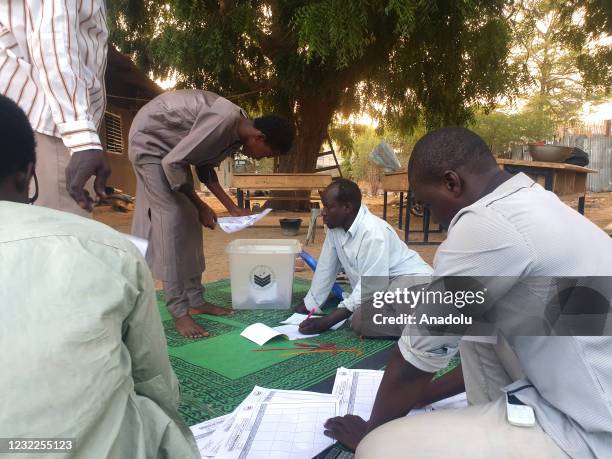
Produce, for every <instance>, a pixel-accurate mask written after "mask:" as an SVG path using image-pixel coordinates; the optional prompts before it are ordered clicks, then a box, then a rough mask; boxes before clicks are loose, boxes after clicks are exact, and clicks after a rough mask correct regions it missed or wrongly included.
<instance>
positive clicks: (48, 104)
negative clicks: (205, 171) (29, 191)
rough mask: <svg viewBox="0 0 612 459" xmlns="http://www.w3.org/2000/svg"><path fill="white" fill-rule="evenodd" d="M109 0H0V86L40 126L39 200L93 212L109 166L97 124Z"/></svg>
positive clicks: (101, 102) (82, 212)
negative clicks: (106, 1)
mask: <svg viewBox="0 0 612 459" xmlns="http://www.w3.org/2000/svg"><path fill="white" fill-rule="evenodd" d="M107 37H108V30H107V27H106V6H105V4H104V0H91V1H82V0H81V1H79V0H64V1H41V0H5V1H2V2H0V94H2V95H5V96H7V97H9V98H11V99H13V100H14V101H15V102H16V103H17V105H19V106H20V107H21V109H22V110H23V111H24V112H25V113H26V115H27V117H28V119H29V121H30V124H31V125H32V128H33V129H34V131H35V133H36V144H37V150H38V161H37V164H36V173H37V176H38V183H39V187H40V196H39V199H38V200H37V202H36V204H37V205H41V206H45V207H51V208H54V209H58V210H64V211H67V212H71V213H75V214H78V215H81V216H88V215H90V212H91V211H92V209H93V199H92V198H93V196H91V195H90V193H91V192H92V189H91V186H90V184H89V185H87V188H89V191H87V190H86V189H85V187H86V183H87V182H88V181H89V179H90V178H91V177H93V176H96V179H95V181H94V183H93V190H95V193H96V194H97V195H98V196H104V189H105V185H106V180H107V179H108V177H109V176H110V167H109V165H108V161H107V160H106V158H105V156H104V152H103V151H102V143H101V142H100V137H99V136H98V127H99V125H100V121H101V119H102V117H103V115H104V107H105V105H106V92H105V88H104V72H105V70H106V50H107V48H106V42H107Z"/></svg>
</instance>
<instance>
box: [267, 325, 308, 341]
mask: <svg viewBox="0 0 612 459" xmlns="http://www.w3.org/2000/svg"><path fill="white" fill-rule="evenodd" d="M274 330H276V331H278V332H280V333H282V334H283V335H285V336H286V337H287V338H289V339H290V340H291V341H293V340H296V339H308V338H314V337H315V336H319V334H318V333H316V334H314V335H304V334H303V333H300V326H299V325H279V326H278V327H274Z"/></svg>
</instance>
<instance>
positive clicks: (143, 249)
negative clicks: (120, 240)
mask: <svg viewBox="0 0 612 459" xmlns="http://www.w3.org/2000/svg"><path fill="white" fill-rule="evenodd" d="M121 234H123V236H125V238H126V239H127V240H128V241H130V242H131V243H132V244H134V245H135V246H136V248H137V249H138V251H139V252H140V253H141V254H142V256H143V257H144V256H146V254H147V247H149V241H147V240H146V239H142V238H140V237H136V236H132V235H131V234H125V233H121Z"/></svg>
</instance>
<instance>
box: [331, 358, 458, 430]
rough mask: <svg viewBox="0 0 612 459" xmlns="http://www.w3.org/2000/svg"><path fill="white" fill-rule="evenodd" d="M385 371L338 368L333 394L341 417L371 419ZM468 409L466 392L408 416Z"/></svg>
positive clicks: (412, 412)
mask: <svg viewBox="0 0 612 459" xmlns="http://www.w3.org/2000/svg"><path fill="white" fill-rule="evenodd" d="M383 374H384V371H379V370H352V369H348V368H338V370H337V371H336V380H335V381H334V389H333V391H332V394H334V395H336V396H337V397H338V403H339V412H340V416H344V415H345V414H354V415H356V416H361V417H362V418H363V419H365V420H366V421H367V420H368V419H370V414H371V413H372V408H373V407H374V400H375V399H376V393H377V392H378V387H379V386H380V382H381V381H382V377H383ZM465 407H467V398H466V396H465V392H463V393H461V394H457V395H454V396H452V397H449V398H445V399H444V400H440V401H439V402H435V403H432V404H431V405H427V406H425V407H424V408H418V409H413V410H411V411H410V413H408V416H415V415H417V414H423V413H429V412H431V411H435V410H447V409H459V408H465Z"/></svg>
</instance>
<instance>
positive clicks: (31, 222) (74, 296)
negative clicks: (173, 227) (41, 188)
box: [0, 96, 200, 459]
mask: <svg viewBox="0 0 612 459" xmlns="http://www.w3.org/2000/svg"><path fill="white" fill-rule="evenodd" d="M0 138H2V148H0V222H2V223H1V224H0V260H1V261H2V263H1V264H0V286H1V287H0V305H2V307H0V324H1V325H0V328H1V331H0V365H1V366H2V371H0V393H1V394H2V400H3V402H2V409H1V410H0V438H14V439H18V438H25V439H42V438H49V439H53V440H54V441H53V442H50V441H49V442H40V443H41V444H46V443H49V444H51V443H53V445H52V446H55V447H56V448H58V449H61V448H65V449H64V450H62V451H61V453H62V454H61V456H62V457H95V458H98V457H100V458H110V457H117V458H145V457H147V458H149V457H151V458H152V457H180V458H194V459H195V458H199V457H200V454H199V453H198V449H197V447H196V444H195V440H194V438H193V435H192V434H191V431H190V430H189V428H188V427H187V426H186V425H185V423H184V422H183V420H182V419H181V417H180V415H179V413H178V411H177V408H178V403H179V387H178V382H177V379H176V376H175V375H174V372H173V371H172V368H171V367H170V362H169V360H168V350H167V348H166V340H165V337H164V330H163V327H162V324H161V320H160V317H159V313H158V310H157V302H156V299H155V291H154V289H153V279H152V278H151V273H150V271H149V268H147V265H146V262H145V260H144V259H143V257H142V256H141V255H140V253H139V252H138V250H137V249H136V247H134V246H133V245H132V243H130V242H129V241H128V240H127V239H125V238H124V237H123V236H121V235H120V234H119V233H117V232H116V231H114V230H113V229H111V228H109V227H107V226H105V225H103V224H101V223H98V222H95V221H93V220H90V219H86V218H83V217H79V216H76V215H72V214H69V213H66V212H60V211H57V210H53V209H49V208H45V207H37V206H30V205H27V203H32V202H33V201H34V200H35V197H34V198H28V189H29V185H30V181H31V179H32V177H33V174H34V167H35V164H36V154H35V144H34V134H33V132H32V128H31V127H30V124H29V122H28V119H27V117H26V115H25V114H24V113H23V112H22V111H21V109H20V108H19V107H18V106H17V105H16V104H15V103H14V102H12V101H11V100H10V99H7V98H6V97H4V96H0ZM34 178H35V177H34ZM34 183H35V184H36V179H35V180H34ZM37 188H38V186H36V189H37ZM35 196H36V195H35ZM15 443H18V442H15ZM4 444H5V445H8V442H4ZM9 446H10V445H9ZM5 448H6V446H5ZM7 452H8V451H7ZM56 452H58V451H57V450H56ZM47 454H48V453H47ZM9 455H10V454H9ZM51 456H53V455H51Z"/></svg>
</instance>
